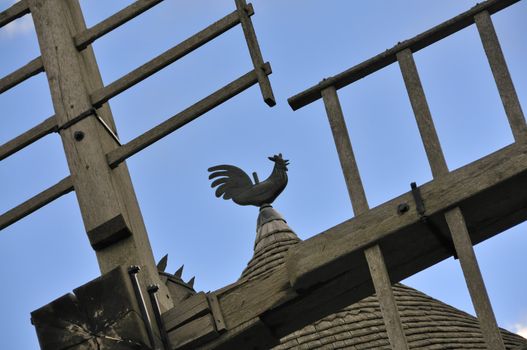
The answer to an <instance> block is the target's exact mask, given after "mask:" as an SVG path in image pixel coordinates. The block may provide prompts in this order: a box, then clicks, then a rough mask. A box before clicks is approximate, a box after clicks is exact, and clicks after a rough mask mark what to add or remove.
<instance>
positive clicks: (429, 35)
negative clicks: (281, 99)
mask: <svg viewBox="0 0 527 350" xmlns="http://www.w3.org/2000/svg"><path fill="white" fill-rule="evenodd" d="M518 1H520V0H488V1H485V2H482V3H481V4H478V5H476V6H474V7H472V8H471V9H470V10H468V11H466V12H463V13H462V14H460V15H458V16H456V17H454V18H452V19H450V20H448V21H445V22H443V23H441V24H439V25H437V26H435V27H433V28H432V29H429V30H427V31H426V32H423V33H421V34H419V35H417V36H415V37H413V38H412V39H409V40H405V41H402V42H401V43H399V44H397V45H395V46H394V47H392V48H391V49H388V50H386V51H385V52H383V53H381V54H379V55H377V56H374V57H372V58H370V59H369V60H366V61H364V62H362V63H360V64H358V65H356V66H354V67H352V68H349V69H347V70H345V71H344V72H342V73H339V74H337V75H335V76H333V77H330V78H328V79H324V80H323V81H321V82H320V83H319V84H317V85H314V86H312V87H310V88H309V89H306V90H304V91H303V92H300V93H298V94H296V95H295V96H292V97H290V98H289V99H288V100H287V101H288V102H289V105H290V106H291V108H292V109H293V110H297V109H299V108H302V107H303V106H305V105H308V104H310V103H311V102H314V101H316V100H318V99H320V98H321V97H322V95H321V91H322V90H324V89H325V88H327V87H329V86H335V88H336V89H337V90H338V89H340V88H342V87H344V86H346V85H349V84H351V83H353V82H355V81H357V80H359V79H362V78H364V77H365V76H367V75H369V74H371V73H374V72H376V71H378V70H380V69H382V68H384V67H386V66H388V65H390V64H392V63H394V62H395V61H396V60H397V58H396V54H397V53H398V52H400V51H403V50H404V49H410V50H411V51H412V52H414V53H415V52H417V51H419V50H421V49H423V48H425V47H427V46H429V45H431V44H433V43H435V42H437V41H439V40H441V39H444V38H446V37H447V36H449V35H451V34H454V33H456V32H458V31H460V30H461V29H463V28H466V27H468V26H469V25H471V24H473V23H474V16H475V15H476V14H478V13H479V12H481V11H488V12H489V13H490V14H493V13H495V12H498V11H500V10H502V9H504V8H506V7H508V6H510V5H512V4H514V3H516V2H518Z"/></svg>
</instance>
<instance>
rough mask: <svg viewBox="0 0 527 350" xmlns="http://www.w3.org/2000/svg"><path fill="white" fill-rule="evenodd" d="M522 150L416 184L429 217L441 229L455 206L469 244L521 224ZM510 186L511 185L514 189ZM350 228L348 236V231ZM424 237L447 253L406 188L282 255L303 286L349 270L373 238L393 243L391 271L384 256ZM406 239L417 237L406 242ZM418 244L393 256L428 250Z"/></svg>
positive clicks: (526, 169)
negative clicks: (446, 214) (403, 205)
mask: <svg viewBox="0 0 527 350" xmlns="http://www.w3.org/2000/svg"><path fill="white" fill-rule="evenodd" d="M523 152H527V146H524V145H516V144H514V145H510V146H508V147H505V148H503V149H501V150H499V151H497V152H494V153H492V154H490V155H488V156H486V157H484V158H482V159H479V160H477V161H475V162H473V163H471V164H469V165H466V166H464V167H462V168H459V169H457V170H455V171H452V172H450V173H448V174H447V175H445V176H443V177H441V178H437V179H434V180H432V181H431V182H428V183H426V184H423V185H422V186H420V191H421V195H422V198H423V201H424V203H425V204H426V213H427V216H428V218H429V219H430V220H436V216H437V219H438V220H437V224H438V225H439V227H440V229H446V223H444V220H442V221H440V220H441V217H442V216H443V215H442V213H443V212H444V211H445V210H446V209H447V208H453V207H455V206H460V207H461V208H462V209H463V212H464V214H465V220H466V222H467V225H468V228H469V232H470V234H471V237H472V241H473V243H474V244H476V243H479V242H480V241H481V240H483V239H486V238H488V237H490V236H491V235H493V234H496V233H499V232H501V231H503V230H505V229H507V228H509V227H512V226H513V225H515V224H518V223H520V222H522V221H523V219H524V218H527V211H526V210H525V209H524V208H525V205H524V203H525V202H523V203H522V202H521V201H522V200H523V199H522V198H523V197H524V196H527V188H526V189H525V190H524V189H523V188H524V187H526V186H524V184H523V183H522V181H526V177H527V155H525V154H523ZM510 186H516V188H515V190H512V189H511V188H512V187H510ZM499 189H501V190H499ZM498 191H501V192H498ZM506 196H507V197H506ZM504 198H507V200H505V199H504ZM507 201H508V202H507ZM401 203H407V204H409V206H410V210H409V211H408V212H406V213H405V214H403V215H399V214H398V213H397V206H398V205H399V204H401ZM350 232H353V234H352V235H349V233H350ZM397 235H398V236H400V237H401V239H400V242H394V241H392V240H390V239H389V238H390V237H391V236H394V237H395V236H397ZM429 236H430V237H432V239H433V240H434V242H436V243H437V244H438V245H441V251H443V252H445V255H444V256H450V255H451V254H450V252H449V251H448V249H447V248H445V247H444V246H442V244H441V243H440V242H439V241H437V239H435V238H434V235H433V234H432V233H430V232H429V231H428V230H426V228H425V227H424V226H423V224H422V223H421V218H420V216H419V214H418V213H417V211H416V209H415V206H414V205H413V197H412V194H411V192H407V193H405V194H403V195H401V196H399V197H397V198H394V199H393V200H390V201H389V202H386V203H384V204H382V205H380V206H378V207H375V208H372V209H371V210H370V211H369V212H368V213H365V214H363V215H360V216H359V217H356V218H354V219H351V220H348V221H345V222H343V223H341V224H339V225H337V226H335V227H334V228H332V229H330V230H328V231H326V232H324V233H323V234H320V235H317V236H315V237H312V238H310V239H308V240H306V241H303V242H302V243H300V244H298V245H297V246H298V247H297V246H295V247H292V248H291V249H290V250H289V254H288V257H287V260H288V264H289V266H290V267H291V268H290V280H291V283H292V285H293V286H294V287H295V289H306V288H309V287H311V286H313V285H315V284H317V283H320V282H322V281H325V280H328V279H331V278H332V277H336V276H338V275H339V274H341V273H344V272H346V271H347V270H349V266H348V265H349V261H350V260H351V261H353V260H354V259H355V258H354V256H355V254H358V253H357V251H358V250H360V249H364V248H365V247H367V246H370V245H372V244H375V243H376V242H378V243H381V247H382V246H383V245H382V243H383V242H384V241H386V240H387V241H388V242H389V243H390V244H392V246H391V248H390V251H388V252H385V258H386V259H387V266H388V271H390V274H392V273H394V270H396V268H394V266H392V265H393V262H391V258H388V257H387V254H388V255H390V254H395V253H396V251H394V250H395V249H396V247H397V249H403V250H402V251H407V250H408V248H404V247H401V245H403V246H404V244H407V245H408V247H414V248H415V246H416V245H417V244H419V243H420V242H421V241H422V240H424V239H428V238H429ZM410 238H412V239H415V240H416V241H415V242H414V243H412V242H411V241H408V240H407V239H410ZM417 248H418V249H417V250H416V252H415V253H411V252H406V254H405V255H403V256H398V257H397V259H401V260H403V261H400V262H399V263H402V262H404V261H411V260H410V259H412V258H415V259H417V258H418V257H419V256H420V255H426V254H427V253H426V250H423V249H424V248H423V247H419V246H417ZM417 252H421V253H420V254H418V253H417ZM407 259H408V260H407ZM428 266H430V265H428ZM408 268H411V266H409V267H408ZM414 272H417V271H414ZM392 280H393V279H392Z"/></svg>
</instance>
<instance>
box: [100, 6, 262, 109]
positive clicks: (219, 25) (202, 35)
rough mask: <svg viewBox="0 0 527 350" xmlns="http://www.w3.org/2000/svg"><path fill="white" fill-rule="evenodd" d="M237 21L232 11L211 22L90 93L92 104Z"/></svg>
mask: <svg viewBox="0 0 527 350" xmlns="http://www.w3.org/2000/svg"><path fill="white" fill-rule="evenodd" d="M247 11H248V15H253V14H254V10H253V8H252V6H251V5H248V6H247ZM238 23H240V18H239V15H238V12H237V11H234V12H232V13H231V14H229V15H227V16H225V17H224V18H222V19H220V20H219V21H217V22H215V23H213V24H211V25H210V26H208V27H207V28H205V29H203V30H202V31H200V32H199V33H197V34H195V35H193V36H191V37H190V38H188V39H187V40H185V41H183V42H182V43H180V44H178V45H176V46H174V47H173V48H171V49H169V50H167V51H166V52H164V53H162V54H161V55H159V56H157V57H156V58H154V59H152V60H150V61H149V62H147V63H145V64H143V65H142V66H141V67H139V68H137V69H135V70H133V71H131V72H130V73H128V74H126V75H125V76H123V77H121V78H119V79H117V80H116V81H114V82H113V83H111V84H110V85H107V86H105V87H104V88H101V89H99V90H97V91H95V92H94V93H93V94H92V95H91V100H92V103H93V105H94V106H95V107H98V106H100V105H101V104H103V103H104V102H106V101H108V100H109V99H110V98H112V97H114V96H116V95H118V94H120V93H121V92H123V91H125V90H126V89H129V88H130V87H132V86H133V85H135V84H137V83H139V82H141V81H143V80H144V79H146V78H148V77H149V76H151V75H152V74H154V73H156V72H158V71H160V70H161V69H163V68H165V67H166V66H168V65H169V64H171V63H173V62H175V61H176V60H178V59H180V58H182V57H184V56H185V55H187V54H189V53H191V52H192V51H194V50H196V49H197V48H199V47H201V46H203V45H204V44H206V43H207V42H209V41H211V40H213V39H214V38H216V37H218V36H219V35H221V34H223V33H224V32H226V31H227V30H229V29H231V28H232V27H234V26H236V25H237V24H238Z"/></svg>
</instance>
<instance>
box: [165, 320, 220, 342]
mask: <svg viewBox="0 0 527 350" xmlns="http://www.w3.org/2000/svg"><path fill="white" fill-rule="evenodd" d="M217 336H218V332H217V331H216V328H215V327H214V320H213V319H212V315H211V314H206V315H204V316H202V317H199V318H197V319H195V320H193V321H190V322H189V323H187V324H185V325H183V326H181V327H179V328H176V329H174V330H172V331H171V332H169V333H168V340H169V342H170V345H171V346H172V349H182V350H183V349H196V348H197V346H198V345H200V344H203V343H206V342H208V341H210V340H212V339H214V338H216V337H217Z"/></svg>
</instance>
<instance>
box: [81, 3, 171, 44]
mask: <svg viewBox="0 0 527 350" xmlns="http://www.w3.org/2000/svg"><path fill="white" fill-rule="evenodd" d="M162 1H163V0H137V1H134V2H133V3H132V4H131V5H129V6H127V7H125V8H124V9H122V10H120V11H119V12H117V13H115V14H113V15H111V16H110V17H108V18H106V19H105V20H103V21H102V22H99V23H97V24H96V25H94V26H93V27H91V28H89V29H86V30H84V31H82V32H81V33H79V34H77V35H75V37H74V38H73V40H74V42H75V46H76V47H77V49H78V50H79V51H81V50H84V49H85V48H86V47H88V45H90V44H91V43H93V42H94V41H95V40H97V39H98V38H100V37H102V36H103V35H105V34H108V33H109V32H111V31H112V30H114V29H116V28H118V27H119V26H121V25H123V24H125V23H126V22H128V21H130V20H132V19H133V18H135V17H137V16H139V15H140V14H142V13H143V12H145V11H147V10H149V9H150V8H152V7H154V6H155V5H157V4H159V3H160V2H162Z"/></svg>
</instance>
